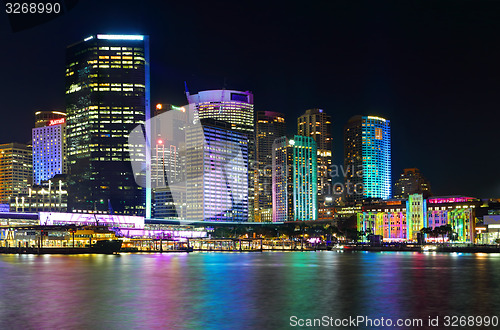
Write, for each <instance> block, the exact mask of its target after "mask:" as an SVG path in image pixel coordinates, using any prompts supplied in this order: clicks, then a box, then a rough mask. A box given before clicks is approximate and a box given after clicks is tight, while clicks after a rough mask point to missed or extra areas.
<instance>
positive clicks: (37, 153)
mask: <svg viewBox="0 0 500 330" xmlns="http://www.w3.org/2000/svg"><path fill="white" fill-rule="evenodd" d="M31 132H32V145H33V183H34V184H37V185H39V184H40V183H41V182H42V181H45V180H49V179H50V178H52V177H53V176H54V175H57V174H64V173H66V172H67V165H66V114H65V113H64V112H60V111H37V112H36V113H35V128H33V129H32V131H31Z"/></svg>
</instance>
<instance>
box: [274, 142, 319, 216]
mask: <svg viewBox="0 0 500 330" xmlns="http://www.w3.org/2000/svg"><path fill="white" fill-rule="evenodd" d="M272 156H273V174H272V179H273V195H272V196H273V222H283V221H314V220H317V219H318V202H317V189H318V185H317V158H316V157H317V151H316V142H315V141H314V140H313V138H311V137H307V136H300V135H295V136H294V138H293V139H287V138H286V137H281V138H278V139H276V140H275V141H274V144H273V150H272Z"/></svg>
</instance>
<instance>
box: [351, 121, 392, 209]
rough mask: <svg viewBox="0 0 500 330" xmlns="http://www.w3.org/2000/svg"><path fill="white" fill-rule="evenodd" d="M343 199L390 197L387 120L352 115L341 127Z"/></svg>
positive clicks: (388, 131) (389, 144)
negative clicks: (342, 127)
mask: <svg viewBox="0 0 500 330" xmlns="http://www.w3.org/2000/svg"><path fill="white" fill-rule="evenodd" d="M344 167H345V171H346V173H347V174H346V177H345V187H344V194H345V201H346V202H347V203H348V204H356V203H360V202H361V201H362V200H363V199H366V198H371V199H388V198H390V197H391V187H392V184H391V128H390V121H389V120H387V119H384V118H381V117H374V116H354V117H352V118H351V119H350V120H349V122H348V123H347V125H346V126H345V129H344Z"/></svg>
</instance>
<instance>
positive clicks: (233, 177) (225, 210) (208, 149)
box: [186, 119, 248, 222]
mask: <svg viewBox="0 0 500 330" xmlns="http://www.w3.org/2000/svg"><path fill="white" fill-rule="evenodd" d="M201 124H202V127H201V128H200V127H199V126H195V125H192V126H188V127H187V128H186V177H187V182H186V187H187V189H186V195H187V202H186V204H187V218H188V219H189V220H197V221H238V222H241V221H248V183H247V177H248V137H247V135H246V134H245V133H243V132H241V131H236V130H233V129H231V127H232V126H231V124H229V123H227V122H223V121H217V120H213V119H204V120H201Z"/></svg>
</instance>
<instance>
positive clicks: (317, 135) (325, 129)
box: [297, 109, 333, 207]
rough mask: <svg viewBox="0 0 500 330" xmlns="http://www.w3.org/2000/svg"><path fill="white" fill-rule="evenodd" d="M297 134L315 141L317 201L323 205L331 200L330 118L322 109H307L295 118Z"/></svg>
mask: <svg viewBox="0 0 500 330" xmlns="http://www.w3.org/2000/svg"><path fill="white" fill-rule="evenodd" d="M297 134H298V135H303V136H309V137H312V138H313V139H314V141H316V146H317V153H318V203H319V204H320V205H321V206H322V207H323V206H325V205H324V204H325V202H328V201H331V198H329V199H327V197H331V195H332V194H333V191H332V189H333V188H332V178H331V177H330V175H329V173H330V168H331V166H332V141H333V140H332V119H331V117H330V116H329V115H327V114H326V113H325V112H324V110H323V109H308V110H306V112H305V113H304V114H303V115H302V116H300V117H299V118H298V119H297Z"/></svg>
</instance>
